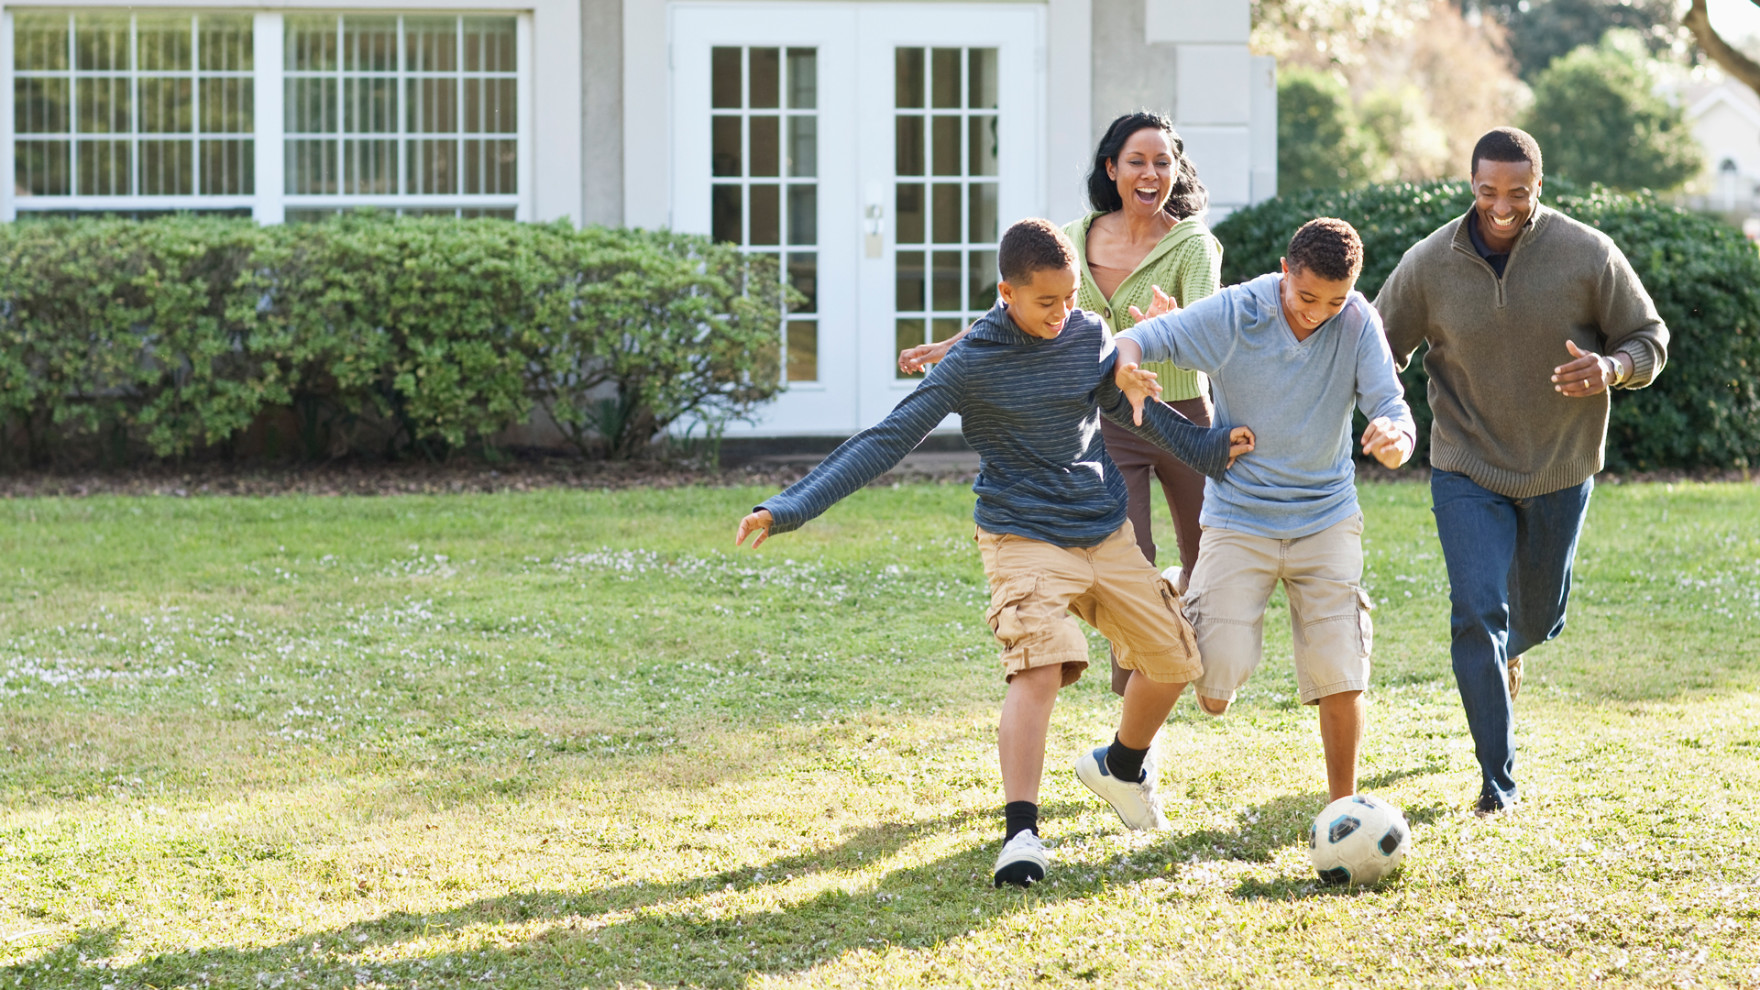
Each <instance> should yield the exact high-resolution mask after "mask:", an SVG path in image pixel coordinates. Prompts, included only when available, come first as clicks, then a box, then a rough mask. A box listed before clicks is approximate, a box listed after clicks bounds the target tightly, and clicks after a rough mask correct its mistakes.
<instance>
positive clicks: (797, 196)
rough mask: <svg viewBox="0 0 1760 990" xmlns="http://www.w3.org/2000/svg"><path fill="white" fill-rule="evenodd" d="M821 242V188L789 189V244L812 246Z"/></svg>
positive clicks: (793, 187)
mask: <svg viewBox="0 0 1760 990" xmlns="http://www.w3.org/2000/svg"><path fill="white" fill-rule="evenodd" d="M818 241H819V187H818V186H816V185H811V186H798V185H797V186H789V187H788V243H790V244H800V245H805V246H811V245H813V244H816V243H818Z"/></svg>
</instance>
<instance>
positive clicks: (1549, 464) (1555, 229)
mask: <svg viewBox="0 0 1760 990" xmlns="http://www.w3.org/2000/svg"><path fill="white" fill-rule="evenodd" d="M1471 216H1472V214H1471V213H1468V214H1466V215H1465V216H1461V217H1458V218H1456V219H1455V220H1452V221H1450V222H1448V223H1446V224H1444V225H1442V226H1441V227H1439V228H1438V229H1437V230H1436V231H1435V232H1434V233H1432V234H1430V236H1428V237H1426V238H1424V239H1423V240H1421V241H1419V242H1418V243H1417V244H1414V245H1413V246H1412V247H1411V249H1410V250H1408V251H1406V253H1405V256H1404V257H1402V258H1401V259H1400V262H1399V266H1398V267H1396V268H1395V269H1394V270H1393V274H1392V275H1389V276H1388V277H1387V282H1386V283H1385V284H1383V285H1382V287H1381V292H1380V294H1379V295H1377V296H1376V297H1375V308H1376V309H1378V310H1379V311H1380V312H1381V320H1382V323H1383V325H1384V327H1385V328H1386V332H1387V343H1388V346H1389V347H1390V348H1391V349H1392V351H1393V356H1394V360H1395V361H1396V362H1398V364H1399V366H1400V367H1401V368H1404V367H1405V366H1406V364H1407V363H1408V362H1410V361H1411V357H1412V352H1413V351H1415V350H1416V349H1417V347H1418V345H1419V344H1420V343H1423V342H1425V341H1429V343H1430V351H1429V353H1428V354H1426V355H1425V356H1424V371H1425V372H1427V373H1428V374H1429V376H1430V392H1429V396H1430V411H1431V414H1432V417H1433V419H1432V422H1431V425H1430V466H1431V467H1434V468H1439V469H1441V470H1444V471H1455V472H1459V473H1461V474H1464V475H1466V476H1467V477H1469V478H1471V479H1473V481H1475V482H1477V483H1478V484H1480V485H1482V486H1484V487H1485V488H1488V489H1490V490H1492V491H1494V492H1497V493H1498V494H1500V495H1506V496H1508V497H1510V498H1532V497H1534V496H1536V495H1544V494H1546V493H1547V492H1555V491H1558V490H1559V489H1561V488H1568V487H1570V486H1572V485H1578V484H1582V482H1583V481H1584V480H1586V479H1588V478H1589V477H1590V476H1592V475H1593V474H1594V473H1595V472H1597V471H1599V470H1601V457H1602V449H1603V447H1604V446H1605V444H1606V440H1607V416H1608V410H1609V408H1610V402H1609V399H1608V396H1607V394H1606V393H1605V392H1603V393H1601V394H1598V395H1592V396H1587V397H1583V398H1568V397H1566V396H1564V395H1561V394H1560V393H1559V392H1558V391H1556V390H1555V389H1554V388H1553V384H1552V369H1553V368H1556V367H1558V366H1559V365H1561V364H1564V363H1566V362H1568V361H1571V360H1573V359H1572V357H1571V353H1570V351H1569V350H1567V349H1566V348H1565V346H1564V345H1565V341H1567V340H1570V341H1575V342H1576V345H1577V346H1578V347H1580V348H1582V349H1583V350H1585V351H1595V352H1598V353H1601V354H1613V353H1615V352H1618V351H1623V352H1625V354H1626V355H1627V356H1629V357H1630V358H1631V360H1632V375H1631V377H1630V378H1628V379H1626V381H1625V383H1624V385H1623V387H1624V388H1628V389H1631V388H1643V387H1644V386H1646V385H1648V384H1650V383H1651V382H1652V381H1654V380H1655V379H1656V375H1657V373H1658V372H1660V371H1661V370H1662V366H1663V364H1664V363H1665V362H1666V361H1667V360H1668V328H1667V327H1666V326H1664V325H1663V323H1662V318H1661V317H1660V316H1658V315H1657V314H1656V304H1655V303H1653V302H1651V301H1650V294H1649V293H1647V292H1645V291H1644V286H1643V285H1642V284H1641V283H1640V282H1639V281H1638V275H1637V273H1636V272H1634V271H1632V266H1631V264H1630V263H1629V262H1628V261H1626V257H1625V255H1623V254H1621V253H1620V250H1619V248H1618V247H1616V246H1615V245H1614V243H1613V241H1612V240H1611V239H1609V238H1608V236H1607V235H1606V234H1603V233H1602V232H1601V231H1599V230H1596V229H1595V228H1593V227H1591V226H1589V225H1587V224H1584V223H1581V222H1579V221H1576V220H1573V219H1571V218H1570V217H1567V216H1565V215H1564V214H1562V213H1559V212H1558V211H1556V210H1552V209H1548V208H1547V207H1544V206H1539V207H1536V208H1535V210H1534V215H1533V217H1532V219H1531V220H1530V221H1529V222H1528V224H1527V225H1526V226H1525V227H1524V228H1523V230H1522V233H1521V235H1520V236H1519V237H1517V238H1516V242H1515V246H1514V247H1513V248H1512V249H1511V250H1510V254H1509V262H1508V264H1507V265H1506V266H1505V267H1504V272H1503V277H1502V278H1498V277H1497V273H1496V272H1495V271H1493V270H1492V268H1491V265H1490V263H1489V262H1487V261H1486V260H1485V259H1484V258H1482V257H1480V256H1479V252H1478V251H1477V250H1475V249H1474V247H1473V241H1472V237H1471V235H1470V233H1469V231H1468V228H1467V223H1468V220H1469V217H1471Z"/></svg>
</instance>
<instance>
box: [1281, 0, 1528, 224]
mask: <svg viewBox="0 0 1760 990" xmlns="http://www.w3.org/2000/svg"><path fill="white" fill-rule="evenodd" d="M1371 7H1373V10H1371ZM1253 17H1254V20H1253V40H1252V46H1253V51H1254V52H1256V53H1258V54H1261V55H1271V56H1274V57H1276V59H1277V63H1278V67H1279V73H1280V75H1281V74H1288V73H1290V72H1291V71H1294V70H1296V69H1306V70H1313V71H1317V72H1323V73H1327V74H1329V75H1331V76H1332V77H1334V78H1338V79H1342V80H1343V82H1344V85H1345V88H1346V89H1347V90H1348V92H1349V96H1350V99H1351V101H1352V105H1353V108H1354V110H1355V114H1356V116H1357V118H1358V119H1359V120H1360V121H1361V122H1362V124H1363V127H1364V129H1365V130H1366V132H1367V133H1368V134H1369V135H1370V136H1372V137H1373V139H1374V143H1375V145H1376V146H1377V147H1376V148H1375V153H1374V154H1373V155H1372V156H1371V161H1370V163H1369V164H1370V168H1369V171H1368V175H1369V177H1370V178H1369V181H1388V180H1392V179H1413V180H1418V179H1433V178H1439V177H1442V176H1462V175H1465V170H1466V167H1467V159H1468V157H1469V156H1470V154H1471V151H1472V147H1473V143H1474V142H1475V141H1477V140H1478V139H1479V136H1480V135H1481V134H1483V133H1485V131H1487V130H1489V129H1491V128H1492V127H1496V126H1498V125H1499V124H1508V123H1510V122H1511V121H1512V120H1514V119H1515V117H1516V114H1517V108H1518V107H1520V106H1522V105H1523V104H1524V103H1525V102H1526V99H1527V87H1526V86H1524V85H1523V84H1522V82H1521V81H1520V80H1519V79H1517V78H1516V77H1515V73H1514V72H1513V71H1512V69H1511V63H1510V60H1509V51H1508V46H1507V44H1506V42H1505V40H1504V36H1503V35H1504V30H1503V28H1502V26H1501V25H1499V24H1498V23H1497V21H1496V19H1495V18H1475V19H1472V20H1469V19H1467V18H1464V17H1463V16H1462V14H1461V12H1460V10H1459V9H1457V8H1456V7H1455V6H1454V5H1453V4H1452V3H1450V2H1448V0H1379V2H1377V3H1375V4H1373V5H1366V4H1364V3H1362V2H1361V0H1255V3H1254V6H1253ZM1280 116H1281V114H1280ZM1303 140H1306V138H1303ZM1280 167H1281V166H1280ZM1357 181H1359V182H1360V181H1362V180H1360V179H1359V180H1357ZM1282 185H1283V187H1284V188H1285V189H1286V190H1287V189H1290V188H1294V187H1292V186H1291V185H1290V184H1289V182H1288V181H1284V182H1283V183H1282Z"/></svg>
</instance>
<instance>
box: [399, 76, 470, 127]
mask: <svg viewBox="0 0 1760 990" xmlns="http://www.w3.org/2000/svg"><path fill="white" fill-rule="evenodd" d="M405 94H406V99H405V105H406V106H407V108H408V109H407V114H406V118H405V123H404V129H405V130H407V131H409V132H411V133H414V134H455V133H457V132H458V80H456V79H411V80H409V82H408V83H406V84H405Z"/></svg>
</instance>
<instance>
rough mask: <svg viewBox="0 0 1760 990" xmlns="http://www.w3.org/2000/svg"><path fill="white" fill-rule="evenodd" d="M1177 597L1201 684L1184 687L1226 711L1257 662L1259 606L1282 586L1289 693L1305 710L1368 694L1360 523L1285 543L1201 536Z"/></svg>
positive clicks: (1369, 628)
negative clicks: (1193, 639) (1291, 654)
mask: <svg viewBox="0 0 1760 990" xmlns="http://www.w3.org/2000/svg"><path fill="white" fill-rule="evenodd" d="M1203 547H1204V549H1203V551H1202V552H1201V553H1199V554H1198V566H1197V567H1196V568H1195V569H1193V571H1192V580H1191V584H1190V586H1189V587H1188V588H1187V589H1186V598H1185V606H1186V618H1188V619H1190V620H1191V621H1192V627H1193V628H1195V629H1196V630H1197V631H1198V649H1200V650H1202V651H1203V653H1204V674H1203V676H1202V677H1200V678H1198V680H1197V681H1195V682H1194V683H1193V685H1192V687H1193V688H1194V689H1195V690H1196V691H1197V692H1198V694H1200V695H1202V696H1203V697H1206V698H1220V699H1222V700H1225V701H1233V700H1234V695H1235V692H1236V691H1237V690H1239V689H1240V686H1241V685H1242V684H1245V683H1246V682H1247V678H1248V677H1250V676H1251V675H1252V673H1253V671H1254V670H1256V669H1257V668H1258V666H1259V661H1260V660H1261V659H1263V657H1264V653H1265V635H1264V632H1265V605H1266V603H1267V602H1269V601H1270V600H1271V592H1272V591H1274V590H1276V588H1277V582H1278V581H1282V582H1283V587H1284V590H1285V591H1286V592H1287V594H1288V596H1289V622H1290V629H1291V633H1292V638H1293V640H1294V647H1295V665H1296V686H1297V688H1298V689H1299V691H1300V693H1301V698H1302V703H1303V704H1305V705H1313V704H1318V703H1319V701H1320V699H1321V698H1324V697H1326V696H1327V695H1331V694H1338V693H1340V692H1344V691H1362V690H1366V689H1367V688H1368V686H1369V653H1370V650H1371V649H1372V648H1373V646H1374V643H1375V629H1374V625H1373V623H1371V622H1370V620H1369V609H1370V608H1371V607H1372V606H1371V604H1370V602H1369V596H1368V594H1366V593H1365V592H1364V591H1363V514H1362V513H1360V512H1359V513H1356V514H1355V515H1353V516H1351V517H1350V518H1349V519H1346V520H1343V521H1342V522H1338V523H1334V524H1333V525H1331V526H1328V527H1327V528H1326V529H1323V530H1321V531H1320V532H1318V533H1314V534H1311V535H1309V536H1303V537H1299V538H1297V539H1293V540H1276V539H1270V538H1267V537H1263V536H1249V535H1248V534H1246V533H1241V532H1238V531H1236V530H1232V529H1220V528H1217V527H1212V526H1206V527H1204V538H1203Z"/></svg>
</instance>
